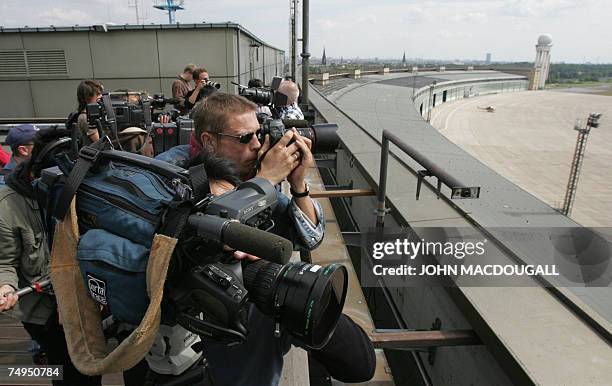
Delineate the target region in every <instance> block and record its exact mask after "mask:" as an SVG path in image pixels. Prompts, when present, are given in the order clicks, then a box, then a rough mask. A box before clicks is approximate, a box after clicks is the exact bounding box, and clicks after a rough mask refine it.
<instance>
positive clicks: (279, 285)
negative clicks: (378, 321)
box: [242, 260, 348, 349]
mask: <svg viewBox="0 0 612 386" xmlns="http://www.w3.org/2000/svg"><path fill="white" fill-rule="evenodd" d="M242 271H243V277H244V285H245V287H246V289H247V290H248V291H249V296H250V300H251V301H252V302H253V303H255V305H256V306H257V308H259V310H260V311H261V312H263V313H264V314H265V315H268V316H270V317H272V318H273V319H274V320H275V322H276V323H278V324H279V325H280V327H282V328H283V329H285V330H287V331H289V332H290V333H291V334H292V335H293V336H294V337H295V338H296V339H298V340H299V341H301V343H303V344H304V345H305V346H307V347H310V348H313V349H319V348H321V347H323V346H325V344H326V343H327V342H328V340H329V338H330V337H331V335H332V334H333V332H334V329H335V328H336V324H337V323H338V319H339V318H340V314H341V313H342V308H343V307H344V301H345V300H346V291H347V284H348V273H347V270H346V268H345V267H344V266H343V265H340V264H330V265H328V266H325V267H323V266H320V265H316V264H309V263H305V262H295V263H294V262H291V263H288V264H285V265H280V264H276V263H271V262H269V261H266V260H257V261H253V262H245V263H243V267H242Z"/></svg>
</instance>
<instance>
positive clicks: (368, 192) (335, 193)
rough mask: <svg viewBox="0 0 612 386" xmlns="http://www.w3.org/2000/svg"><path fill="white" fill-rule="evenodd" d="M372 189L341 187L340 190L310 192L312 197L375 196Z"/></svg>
mask: <svg viewBox="0 0 612 386" xmlns="http://www.w3.org/2000/svg"><path fill="white" fill-rule="evenodd" d="M375 195H376V192H375V191H374V190H373V189H342V190H318V191H312V192H310V197H312V198H337V197H360V196H375Z"/></svg>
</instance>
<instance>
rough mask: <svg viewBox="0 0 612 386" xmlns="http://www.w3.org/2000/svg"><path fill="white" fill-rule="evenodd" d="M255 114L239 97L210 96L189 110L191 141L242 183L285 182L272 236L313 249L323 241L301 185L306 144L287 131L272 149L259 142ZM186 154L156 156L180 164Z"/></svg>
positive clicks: (183, 149)
mask: <svg viewBox="0 0 612 386" xmlns="http://www.w3.org/2000/svg"><path fill="white" fill-rule="evenodd" d="M256 110H257V105H255V104H254V103H252V102H250V101H248V100H247V99H245V98H243V97H241V96H238V95H231V94H225V93H221V92H217V93H214V94H213V95H211V96H210V97H208V98H206V100H205V101H204V102H203V103H200V104H198V105H197V106H196V107H195V109H194V111H193V120H194V126H195V136H194V137H195V140H196V141H197V142H198V144H199V145H201V146H202V148H203V149H204V150H205V151H208V152H209V153H211V154H215V155H218V156H221V157H223V158H226V159H228V160H230V161H232V162H233V163H234V164H235V165H236V168H237V169H238V171H239V173H240V178H241V179H242V180H243V181H246V180H248V179H250V178H252V177H255V176H256V175H257V176H258V177H263V178H265V179H267V180H268V181H270V182H271V183H272V185H278V184H280V183H281V182H282V181H283V180H285V179H287V181H288V182H289V184H290V186H291V193H292V196H293V197H292V198H291V199H289V197H287V196H285V195H284V194H282V193H281V192H280V190H277V192H278V193H277V196H278V205H277V208H276V209H275V211H274V213H273V219H274V223H275V226H274V228H273V229H272V233H275V234H277V235H279V236H282V237H285V238H286V239H289V240H291V241H292V242H293V244H294V247H295V248H297V249H305V250H312V249H314V248H316V247H317V246H318V245H319V244H320V243H321V242H322V240H323V235H324V231H325V220H324V217H323V210H322V209H321V205H320V204H319V203H318V202H316V201H315V200H312V199H311V198H310V197H309V190H308V185H307V184H306V182H305V181H304V177H305V175H306V171H307V170H308V168H311V167H313V166H314V158H313V156H312V153H311V151H310V146H311V144H310V140H308V139H306V138H303V137H301V136H300V135H299V134H298V133H297V131H296V130H288V131H287V132H286V133H285V135H284V136H283V138H281V139H280V140H279V141H278V142H277V143H276V144H275V145H274V146H270V138H269V137H266V139H265V141H264V143H263V144H261V143H260V142H259V140H258V138H257V135H256V132H257V131H258V130H259V122H258V121H257V115H256ZM291 141H293V143H291V144H289V143H290V142H291ZM191 146H192V147H193V146H195V145H191ZM193 153H195V152H192V155H193ZM189 154H190V145H184V146H175V147H174V148H172V149H170V150H168V151H166V152H164V153H162V154H160V155H159V156H157V157H156V158H157V159H159V160H162V161H166V162H170V163H172V164H175V165H179V166H185V164H186V162H187V160H188V159H189V158H190V156H189ZM258 166H259V167H258Z"/></svg>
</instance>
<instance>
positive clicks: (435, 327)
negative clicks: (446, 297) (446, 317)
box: [427, 318, 442, 366]
mask: <svg viewBox="0 0 612 386" xmlns="http://www.w3.org/2000/svg"><path fill="white" fill-rule="evenodd" d="M441 328H442V321H441V320H440V318H436V320H434V322H433V323H432V324H431V330H432V331H440V329H441ZM437 349H438V348H437V347H430V348H429V349H428V351H429V356H428V357H427V362H429V364H430V365H431V366H433V365H434V363H435V361H436V350H437Z"/></svg>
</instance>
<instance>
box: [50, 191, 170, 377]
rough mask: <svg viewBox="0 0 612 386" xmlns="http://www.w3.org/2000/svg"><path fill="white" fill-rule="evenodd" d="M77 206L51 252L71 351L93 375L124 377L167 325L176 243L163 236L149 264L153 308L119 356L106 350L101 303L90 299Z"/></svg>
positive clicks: (82, 368) (55, 286)
mask: <svg viewBox="0 0 612 386" xmlns="http://www.w3.org/2000/svg"><path fill="white" fill-rule="evenodd" d="M75 201H76V200H72V201H71V204H70V206H69V210H68V213H67V216H66V217H65V218H64V219H63V221H61V222H59V223H58V224H57V227H56V230H55V234H54V237H53V249H52V251H51V267H50V271H51V280H52V282H53V289H54V291H55V294H56V298H57V304H58V308H59V313H60V319H61V322H62V324H63V327H64V331H65V334H66V343H67V346H68V352H69V353H70V357H71V359H72V362H73V363H74V365H75V367H76V368H77V369H79V371H80V372H82V373H83V374H87V375H100V374H108V373H114V372H121V371H124V370H127V369H130V368H132V367H133V366H135V365H136V364H137V363H138V362H139V361H141V360H142V358H144V357H145V355H146V354H147V352H148V351H149V350H150V349H151V346H152V345H153V343H154V341H155V337H156V334H157V331H158V329H159V325H160V321H161V301H162V298H163V292H164V283H165V281H166V275H167V272H168V265H169V263H170V258H171V256H172V253H173V251H174V248H175V246H176V243H177V239H176V238H172V237H168V236H165V235H161V234H157V235H156V236H155V238H154V239H153V244H152V245H151V253H150V255H149V261H148V264H147V272H146V275H147V293H148V295H149V298H150V302H149V307H148V308H147V311H146V313H145V315H144V317H143V319H142V321H141V322H140V324H139V325H138V327H137V328H136V329H135V330H134V331H133V332H132V333H131V334H130V335H129V336H128V337H127V339H125V340H124V341H123V342H121V344H119V345H118V346H117V347H116V348H115V349H114V350H113V351H111V352H110V353H108V352H107V351H106V340H105V337H104V333H103V331H102V320H101V316H100V309H99V307H98V304H97V303H96V302H95V301H94V300H93V299H92V298H91V297H90V296H89V293H88V290H87V288H86V287H85V283H84V281H83V276H82V274H81V270H80V268H79V264H78V262H77V259H76V250H77V244H78V240H79V229H78V223H77V216H76V208H75Z"/></svg>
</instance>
